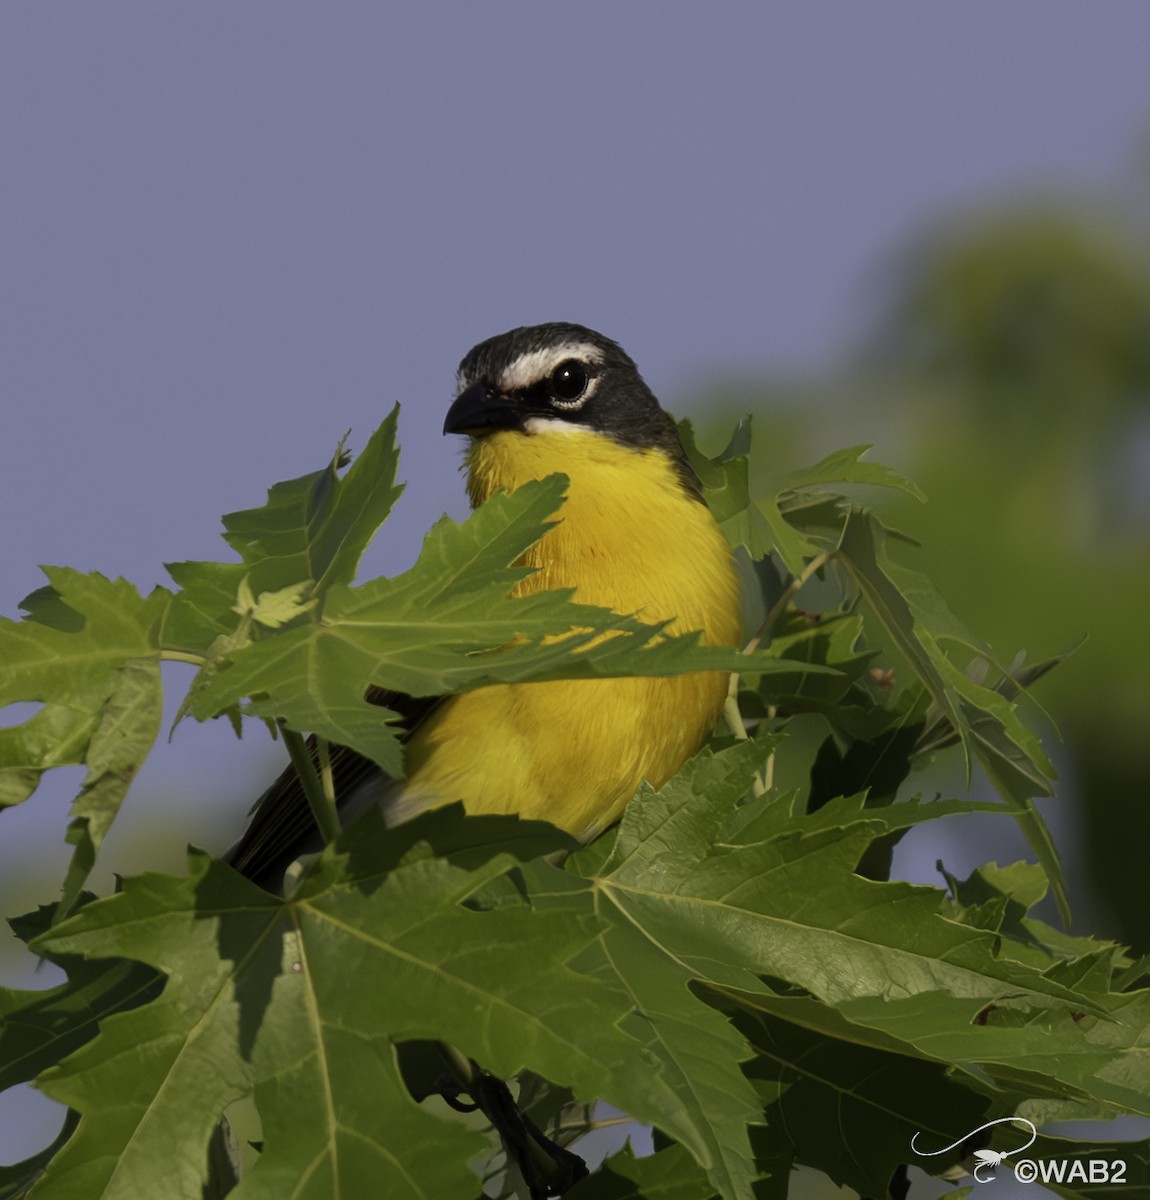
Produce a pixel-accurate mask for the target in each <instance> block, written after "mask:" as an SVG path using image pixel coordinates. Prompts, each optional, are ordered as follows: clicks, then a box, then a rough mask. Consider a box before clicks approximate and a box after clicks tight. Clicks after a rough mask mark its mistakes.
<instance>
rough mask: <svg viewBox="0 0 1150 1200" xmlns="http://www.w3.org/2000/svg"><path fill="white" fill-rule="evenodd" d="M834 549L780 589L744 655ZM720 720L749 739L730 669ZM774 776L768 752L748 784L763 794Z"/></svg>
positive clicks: (818, 556) (736, 682)
mask: <svg viewBox="0 0 1150 1200" xmlns="http://www.w3.org/2000/svg"><path fill="white" fill-rule="evenodd" d="M834 555H835V551H834V550H825V551H823V553H822V554H816V555H815V557H814V558H812V559H811V561H810V562H809V563H807V565H806V566H805V567H804V568H803V573H802V574H801V575H799V576H797V577H794V576H792V578H791V581H790V583H788V584H787V586H786V587H785V588H784V589H783V594H782V595H781V596H780V597H779V598H778V599H777V600H776V601H775V602H774V604H773V605H772V606H771V611H770V612H768V613H767V615H766V617H765V618H764V619H763V623H762V624H761V625H760V626H759V627H758V629H756V630H755V634H754V636H753V637H752V638H751V640H750V641H749V642H748V643H747V644H746V645H745V646H744V647H743V653H744V654H754V652H755V651H756V650H757V649H758V648H759V646H760V644H761V643H762V641H763V639H764V638H765V637H766V636H767V634H769V633H770V631H771V630H772V629H773V628H774V626H775V622H776V621H778V619H779V618H780V617H781V616H782V615H783V613H784V612H786V609H787V605H788V604H790V602H791V600H792V599H793V598H794V595H795V593H796V592H798V591H800V590H801V589H802V588H803V587H804V586H805V585H806V584H807V583H808V582H809V581H810V580H811V579H812V578H813V577H814V575H815V574H816V573H817V572H818V571H821V570H822V568H823V567H825V566H826V564H827V563H828V562H829V561H830V560H831V559H832V558H833V557H834ZM767 711H768V715H769V716H770V717H772V718H773V717H774V716H775V707H774V705H771V707H770V708H769V709H768V710H767ZM723 719H724V720H725V721H726V722H727V727H728V728H729V729H730V731H731V732H732V733H733V734H734V735H735V737H737V738H738V739H739V741H741V742H745V741H747V740H748V739H749V738H750V736H751V735H750V734H749V733H748V732H747V727H746V725H745V724H744V722H743V714H742V713H741V712H740V711H739V676H738V675H737V674H735V673H733V672H732V674H731V682H730V684H729V685H728V687H727V699H726V700H725V701H724V703H723ZM774 776H775V756H774V754H773V753H772V754H771V756H770V758H768V759H767V765H766V768H765V769H764V771H763V774H762V775H761V776H759V775H756V776H755V781H754V783H753V784H752V790H753V791H754V793H755V795H756V796H761V795H763V793H764V792H766V791H769V790H770V788H771V786H772V785H773V783H774Z"/></svg>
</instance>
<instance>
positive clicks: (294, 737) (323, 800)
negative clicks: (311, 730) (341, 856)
mask: <svg viewBox="0 0 1150 1200" xmlns="http://www.w3.org/2000/svg"><path fill="white" fill-rule="evenodd" d="M277 724H278V725H279V729H280V733H281V734H282V736H283V740H284V745H285V746H286V747H287V752H288V754H289V755H290V756H291V761H292V766H293V767H295V772H296V775H298V776H299V781H300V786H301V787H302V788H303V792H304V795H305V796H306V797H307V802H308V805H309V806H310V807H311V813H312V816H313V817H315V823H316V824H317V825H318V826H319V831H320V834H321V835H322V836H323V840H324V842H325V843H327V842H331V841H334V840H335V838H336V837H337V836H338V834H339V829H340V825H339V810H338V809H337V808H336V806H335V795H334V792H333V793H331V794H329V792H328V789H327V788H326V787H325V784H324V783H323V782H321V780H320V777H319V775H318V774H317V773H316V769H315V762H314V761H313V760H312V756H311V754H310V753H309V751H308V748H307V741H306V740H305V738H304V736H303V734H302V733H296V731H295V730H294V729H289V728H288V727H287V725H286V724H285V723H284V722H283V721H282V720H281V721H278V722H277ZM316 743H317V746H318V747H320V749H319V754H320V762H321V764H322V762H323V754H324V750H326V749H327V742H326V740H325V739H324V738H316ZM327 775H328V776H329V777H330V775H331V758H330V756H329V757H328V759H327Z"/></svg>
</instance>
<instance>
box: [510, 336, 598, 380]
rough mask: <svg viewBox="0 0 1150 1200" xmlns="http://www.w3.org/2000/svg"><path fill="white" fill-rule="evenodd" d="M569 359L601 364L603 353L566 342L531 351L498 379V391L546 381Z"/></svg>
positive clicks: (592, 348)
mask: <svg viewBox="0 0 1150 1200" xmlns="http://www.w3.org/2000/svg"><path fill="white" fill-rule="evenodd" d="M569 358H577V359H579V360H580V361H581V362H585V363H601V362H602V361H603V351H602V350H600V349H599V347H598V346H593V345H591V343H590V342H566V343H565V344H564V345H562V346H548V347H547V348H546V349H545V350H532V351H531V352H530V353H529V354H521V355H520V356H519V357H518V358H517V359H516V360H515V361H514V362H513V363H512V364H511V365H510V366H509V367H508V368H507V370H506V371H504V372H503V374H502V375H501V376H500V378H499V389H500V391H503V392H517V391H519V390H520V388H527V387H531V385H532V384H535V383H540V382H542V381H543V380H544V379H546V378H547V377H548V376H549V375H550V374H551V372H552V371H554V370H555V368H556V367H557V366H558V365H559V364H560V363H561V362H565V361H566V360H567V359H569Z"/></svg>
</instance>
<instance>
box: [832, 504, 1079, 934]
mask: <svg viewBox="0 0 1150 1200" xmlns="http://www.w3.org/2000/svg"><path fill="white" fill-rule="evenodd" d="M880 539H881V530H879V529H878V528H877V526H876V524H875V523H874V522H873V521H871V520H870V519H868V517H867V516H866V515H865V514H864V513H863V512H862V511H861V510H859V509H852V510H851V512H850V515H849V516H848V518H847V522H846V525H845V526H844V528H843V532H842V537H841V540H840V542H839V546H838V552H837V556H836V557H837V559H838V561H840V562H842V563H843V564H844V565H845V566H846V568H847V570H848V571H849V572H850V574H851V577H852V578H853V579H854V581H855V582H856V583H857V585H858V587H859V589H860V591H861V592H862V594H863V596H864V597H865V598H866V600H867V602H868V603H869V604H870V606H871V608H872V610H873V611H874V613H875V615H876V616H877V618H878V620H879V622H880V623H881V625H882V627H883V629H884V630H885V631H886V632H887V634H888V635H889V637H890V638H891V640H892V641H893V642H894V644H895V645H896V646H897V647H898V649H899V651H900V652H901V653H902V655H903V656H904V657H905V659H906V661H907V663H908V664H909V665H910V668H911V670H912V671H913V672H914V674H915V676H916V677H917V678H918V679H919V680H920V681H921V682H922V684H923V685H924V686H925V687H926V689H927V691H928V692H929V693H930V696H931V698H932V700H933V701H934V703H935V704H936V705H937V706H938V708H939V710H940V711H941V713H942V714H943V715H944V716H945V718H946V719H947V720H948V721H949V722H950V723H951V724H952V725H953V727H954V729H955V730H956V731H957V733H958V735H959V738H960V740H961V742H962V745H963V748H964V751H965V752H966V753H967V755H970V754H973V755H974V756H975V757H976V758H977V759H978V761H979V762H980V763H981V764H982V767H983V769H984V770H985V771H986V773H987V776H988V777H989V778H990V781H991V782H992V783H993V784H994V786H995V788H996V789H997V790H998V792H999V794H1000V795H1001V796H1002V798H1003V800H1004V801H1005V802H1006V803H1007V805H1008V806H1009V807H1010V809H1011V811H1012V812H1013V813H1014V815H1015V819H1016V820H1017V821H1018V823H1019V826H1020V827H1021V829H1022V831H1023V833H1024V834H1025V835H1026V838H1027V840H1028V841H1029V843H1030V845H1031V847H1032V848H1033V850H1034V852H1035V854H1036V855H1037V857H1038V861H1039V862H1040V863H1041V864H1042V866H1043V867H1044V869H1045V870H1046V873H1047V875H1048V877H1049V879H1050V881H1051V887H1052V888H1053V890H1054V894H1055V897H1056V898H1057V900H1058V903H1059V906H1060V907H1061V909H1062V911H1063V914H1064V916H1066V915H1068V908H1067V903H1066V889H1065V883H1064V880H1063V877H1062V868H1061V865H1060V863H1059V861H1058V855H1057V852H1056V850H1055V848H1054V843H1053V842H1052V840H1051V838H1050V834H1049V831H1048V830H1047V828H1046V826H1045V824H1044V822H1043V821H1042V818H1041V817H1040V816H1039V814H1038V811H1037V809H1036V808H1035V806H1034V803H1033V797H1035V796H1040V795H1049V794H1050V792H1051V790H1052V784H1053V775H1054V771H1053V768H1052V767H1051V765H1050V762H1049V760H1048V759H1047V758H1046V756H1045V754H1044V753H1043V752H1042V748H1041V746H1040V745H1039V743H1038V739H1037V738H1036V737H1035V736H1034V734H1033V733H1031V732H1030V731H1029V730H1028V729H1027V728H1026V727H1025V726H1024V725H1023V724H1022V722H1021V720H1020V719H1019V717H1018V715H1017V713H1016V711H1015V710H1014V707H1013V706H1012V705H1011V703H1010V702H1009V701H1008V700H1007V699H1006V698H1005V697H1004V696H1002V695H1000V694H998V693H997V692H994V691H993V690H992V689H990V688H987V687H983V686H981V685H980V684H977V683H975V682H974V681H973V680H971V679H970V678H969V677H968V676H966V675H964V674H963V673H962V672H961V671H960V670H959V669H958V668H957V667H956V666H955V665H954V664H953V663H952V662H951V661H950V659H949V658H948V657H947V656H946V654H945V652H944V651H943V649H942V647H941V645H940V639H942V638H946V639H948V640H950V641H959V642H962V643H965V644H969V643H970V642H971V641H973V639H971V638H970V635H969V634H967V633H966V631H965V630H964V629H963V628H962V626H961V625H960V624H959V623H958V622H957V621H956V620H955V619H954V617H953V616H952V615H951V614H950V612H949V610H947V609H946V607H945V605H944V604H943V603H942V601H941V599H940V598H939V597H938V596H937V595H936V593H935V592H934V589H933V588H932V587H930V585H929V581H927V580H926V579H925V577H923V576H921V575H918V574H917V573H915V572H910V571H907V570H905V569H904V568H897V567H895V566H894V565H893V564H891V563H890V562H889V559H888V558H887V557H886V554H885V550H884V548H883V546H882V542H881V540H880Z"/></svg>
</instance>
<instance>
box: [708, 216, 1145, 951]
mask: <svg viewBox="0 0 1150 1200" xmlns="http://www.w3.org/2000/svg"><path fill="white" fill-rule="evenodd" d="M1148 249H1150V214H1143V215H1142V217H1141V218H1140V217H1139V216H1138V215H1137V213H1135V214H1133V215H1131V213H1129V212H1127V213H1126V214H1124V215H1123V216H1122V217H1121V218H1119V217H1118V216H1115V215H1113V214H1109V215H1104V214H1103V213H1102V212H1101V211H1100V209H1098V208H1095V209H1090V208H1085V207H1071V206H1066V205H1053V204H1049V203H1038V204H1030V205H1015V206H1013V207H1011V208H1010V209H1009V210H1000V211H992V212H983V213H982V214H981V215H975V216H974V217H973V218H971V219H968V220H963V221H961V222H951V223H949V224H947V225H946V226H944V227H942V228H940V229H938V230H936V231H935V233H934V234H933V235H931V236H930V237H928V238H925V239H922V240H920V241H919V242H918V244H917V245H916V246H914V247H913V248H912V249H911V250H909V251H908V252H907V253H906V254H905V255H904V257H903V260H902V264H901V269H900V271H899V272H898V273H897V275H896V277H895V279H894V281H893V282H894V287H893V289H892V291H893V295H891V296H890V298H889V300H888V302H887V303H886V305H885V311H884V312H883V313H882V314H881V317H880V319H879V321H878V322H876V325H875V328H874V331H873V333H872V334H871V336H870V337H869V338H868V339H867V340H866V343H865V344H864V346H863V347H862V352H861V353H857V354H855V355H854V356H853V357H852V359H851V361H850V362H849V363H848V365H847V366H846V367H845V368H844V367H837V368H835V369H834V370H833V371H832V370H828V371H827V372H826V373H825V374H823V375H822V376H816V377H812V378H808V379H805V380H799V381H792V382H790V383H787V384H784V385H779V384H777V383H776V384H773V385H771V386H770V388H769V392H770V401H771V405H772V410H769V415H768V416H767V423H768V429H767V430H765V431H760V434H762V433H763V432H765V433H766V437H765V438H764V437H762V436H760V444H762V443H766V444H767V445H768V446H773V449H771V450H770V451H769V455H770V461H769V462H765V463H760V464H759V466H760V467H761V469H763V470H764V471H770V470H771V469H776V470H777V469H778V467H779V465H780V464H783V463H785V462H786V461H787V460H788V459H792V461H803V456H804V455H808V456H809V455H810V454H817V453H819V452H821V451H822V449H823V447H824V446H826V445H830V444H838V443H841V442H842V441H843V440H844V438H845V439H851V440H853V439H859V440H867V441H873V442H876V443H877V453H878V455H879V457H881V458H882V459H884V460H885V461H888V462H890V461H893V462H894V464H895V465H896V466H897V467H898V468H899V469H900V470H903V471H905V473H906V474H908V475H910V476H911V477H912V478H914V479H915V480H916V481H917V482H918V483H920V484H921V485H922V487H923V490H924V491H925V492H926V493H927V496H928V498H929V503H928V504H926V505H925V506H920V505H916V504H913V503H911V502H909V501H906V500H901V499H900V500H896V501H894V502H892V503H891V504H889V505H888V506H886V508H885V509H884V510H883V511H884V512H885V515H886V517H887V519H888V520H890V521H892V522H893V524H894V525H896V526H897V527H898V528H900V529H902V530H904V531H905V532H907V533H908V534H910V535H912V536H913V537H915V538H917V539H920V540H921V541H922V543H923V550H922V551H921V552H920V553H916V554H915V556H914V561H915V566H916V567H918V568H920V569H922V570H923V571H925V572H926V573H927V574H928V575H930V576H931V577H932V579H934V581H935V582H936V584H937V585H938V587H939V589H940V591H941V592H942V593H943V594H944V595H946V596H947V597H948V599H949V600H950V603H951V605H952V606H953V608H954V609H955V611H956V612H957V613H958V614H959V615H960V616H961V617H962V618H963V619H964V620H966V621H968V622H969V623H970V624H971V625H972V626H973V627H975V628H977V629H978V630H979V631H980V633H982V634H984V635H985V636H987V637H988V639H989V640H990V641H991V643H992V644H993V645H994V647H995V649H996V650H997V651H998V652H999V653H1000V654H1002V655H1004V656H1005V657H1007V658H1009V657H1010V656H1011V655H1012V654H1013V653H1014V651H1015V649H1016V648H1018V647H1020V646H1026V647H1028V648H1029V649H1030V650H1031V651H1032V652H1033V653H1035V654H1038V655H1042V654H1047V653H1053V652H1057V651H1060V650H1064V649H1066V648H1067V647H1068V646H1070V645H1072V644H1073V643H1075V642H1076V641H1077V640H1079V639H1080V638H1081V637H1082V636H1083V635H1084V634H1085V635H1086V636H1087V640H1086V642H1085V644H1084V645H1083V646H1082V647H1081V648H1080V649H1079V650H1078V652H1077V653H1076V654H1075V655H1073V656H1072V657H1071V658H1070V660H1069V661H1068V662H1066V663H1064V664H1063V665H1062V666H1060V667H1059V669H1058V670H1057V671H1055V672H1053V673H1052V674H1051V675H1050V677H1049V678H1048V679H1044V680H1043V681H1042V683H1041V685H1040V686H1039V690H1038V697H1039V699H1040V700H1041V701H1042V703H1043V705H1044V706H1045V707H1046V708H1047V709H1048V710H1049V712H1050V713H1051V715H1052V716H1053V718H1054V721H1055V723H1056V724H1057V726H1058V728H1059V730H1060V732H1061V734H1062V736H1063V738H1064V740H1065V742H1066V745H1067V749H1068V750H1069V754H1070V758H1071V762H1072V771H1071V772H1070V775H1071V778H1069V779H1067V780H1066V781H1065V783H1064V789H1065V790H1068V791H1069V792H1071V793H1072V794H1074V795H1075V796H1076V799H1077V800H1078V802H1079V803H1080V804H1081V806H1082V814H1081V827H1082V828H1083V829H1084V830H1085V833H1086V841H1087V845H1086V847H1085V850H1086V855H1087V858H1088V861H1089V864H1090V874H1091V876H1092V878H1091V879H1090V881H1089V883H1090V886H1091V887H1092V889H1093V890H1094V892H1095V894H1096V895H1098V896H1100V897H1101V898H1102V899H1103V901H1104V902H1105V904H1106V905H1107V907H1108V908H1109V909H1110V910H1111V913H1112V917H1113V921H1114V922H1115V924H1116V928H1114V929H1112V930H1111V932H1112V933H1114V934H1119V935H1121V937H1123V938H1124V939H1125V940H1128V941H1130V942H1131V943H1132V944H1133V945H1135V946H1137V947H1139V948H1141V949H1142V950H1148V949H1150V902H1148V901H1150V886H1148V885H1147V882H1146V868H1145V859H1146V855H1147V848H1148V847H1150V736H1148V732H1150V698H1148V691H1150V684H1148V678H1147V677H1148V674H1150V252H1148ZM752 394H754V399H753V401H752ZM749 402H752V403H753V406H754V407H758V408H760V409H761V408H762V407H763V388H762V386H761V385H759V386H757V387H754V386H750V385H747V384H745V383H744V384H740V385H735V386H728V387H725V388H722V389H720V390H719V392H718V393H717V394H715V395H713V396H712V397H711V398H710V407H711V408H712V411H715V410H717V409H726V410H731V409H736V408H738V407H740V406H747V405H748V403H749ZM776 412H777V414H778V415H777V416H776ZM795 454H797V455H798V456H799V457H798V459H797V460H794V459H793V458H792V456H793V455H795Z"/></svg>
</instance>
